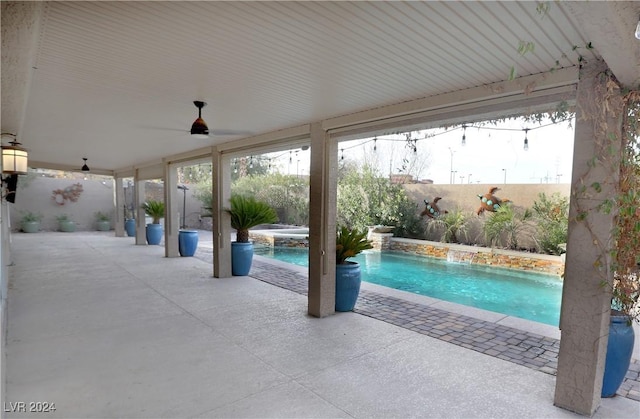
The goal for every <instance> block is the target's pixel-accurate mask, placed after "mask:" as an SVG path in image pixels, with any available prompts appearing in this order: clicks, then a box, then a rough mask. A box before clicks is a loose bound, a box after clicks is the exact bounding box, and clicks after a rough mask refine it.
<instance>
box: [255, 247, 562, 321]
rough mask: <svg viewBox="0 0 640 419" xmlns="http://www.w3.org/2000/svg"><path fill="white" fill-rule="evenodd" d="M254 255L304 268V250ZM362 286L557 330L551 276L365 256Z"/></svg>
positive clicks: (556, 295)
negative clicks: (370, 285) (418, 295)
mask: <svg viewBox="0 0 640 419" xmlns="http://www.w3.org/2000/svg"><path fill="white" fill-rule="evenodd" d="M256 254H257V255H261V256H266V257H269V258H273V259H277V260H280V261H282V262H288V263H292V264H295V265H299V266H308V264H309V253H308V249H301V248H282V247H268V246H265V247H260V248H258V247H257V248H256ZM350 260H353V261H356V262H358V263H360V265H361V266H360V269H361V271H362V280H363V281H366V282H370V283H373V284H378V285H383V286H386V287H390V288H395V289H399V290H403V291H409V292H412V293H415V294H421V295H426V296H429V297H433V298H437V299H440V300H445V301H450V302H454V303H458V304H463V305H467V306H472V307H477V308H481V309H484V310H489V311H494V312H498V313H502V314H506V315H509V316H514V317H520V318H523V319H527V320H533V321H536V322H540V323H546V324H550V325H553V326H557V325H558V323H559V317H560V302H561V297H562V281H561V280H560V279H559V278H557V277H555V276H551V275H544V274H539V273H531V272H519V271H515V270H511V269H504V268H495V267H484V266H477V265H472V264H469V263H451V262H447V261H444V260H440V259H435V258H425V257H420V256H414V255H408V254H406V253H402V252H393V251H391V252H378V251H365V252H363V253H361V254H359V255H358V256H356V257H355V258H353V259H350Z"/></svg>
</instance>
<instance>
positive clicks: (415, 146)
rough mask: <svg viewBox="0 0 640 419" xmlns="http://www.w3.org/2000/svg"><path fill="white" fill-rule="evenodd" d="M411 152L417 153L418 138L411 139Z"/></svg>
mask: <svg viewBox="0 0 640 419" xmlns="http://www.w3.org/2000/svg"><path fill="white" fill-rule="evenodd" d="M413 153H414V154H416V153H418V140H417V139H416V140H413Z"/></svg>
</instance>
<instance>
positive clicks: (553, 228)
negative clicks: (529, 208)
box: [533, 192, 569, 255]
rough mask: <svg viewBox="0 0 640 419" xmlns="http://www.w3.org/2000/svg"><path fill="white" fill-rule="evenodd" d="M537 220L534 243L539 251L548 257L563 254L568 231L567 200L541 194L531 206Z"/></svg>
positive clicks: (558, 196)
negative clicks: (548, 255)
mask: <svg viewBox="0 0 640 419" xmlns="http://www.w3.org/2000/svg"><path fill="white" fill-rule="evenodd" d="M533 213H534V215H535V218H536V220H537V236H536V237H535V241H536V243H537V244H538V247H539V248H540V251H542V252H544V253H547V254H550V255H560V254H562V253H564V251H565V249H564V245H565V244H566V243H567V235H568V231H569V199H568V198H567V197H563V196H561V195H560V194H559V193H554V194H552V195H551V196H550V197H547V195H546V194H545V193H544V192H543V193H540V194H539V195H538V200H537V201H536V202H534V204H533Z"/></svg>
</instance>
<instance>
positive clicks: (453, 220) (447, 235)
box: [427, 208, 469, 243]
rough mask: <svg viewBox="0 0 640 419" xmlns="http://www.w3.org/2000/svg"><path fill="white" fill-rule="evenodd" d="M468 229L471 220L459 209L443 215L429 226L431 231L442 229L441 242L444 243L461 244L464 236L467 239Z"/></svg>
mask: <svg viewBox="0 0 640 419" xmlns="http://www.w3.org/2000/svg"><path fill="white" fill-rule="evenodd" d="M468 227H469V219H468V217H467V216H466V214H465V213H464V212H462V210H461V209H459V208H457V209H455V210H453V211H449V212H448V213H446V214H442V215H440V217H438V218H435V219H433V220H431V221H429V223H428V224H427V229H428V230H429V231H433V230H440V229H442V231H443V233H442V235H441V236H440V241H441V242H443V243H460V239H461V238H462V236H464V237H465V238H466V236H467V231H468Z"/></svg>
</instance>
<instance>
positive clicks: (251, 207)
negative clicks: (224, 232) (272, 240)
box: [225, 195, 278, 243]
mask: <svg viewBox="0 0 640 419" xmlns="http://www.w3.org/2000/svg"><path fill="white" fill-rule="evenodd" d="M229 203H230V204H231V205H230V208H228V209H225V211H226V212H227V213H229V215H231V227H233V228H234V229H235V230H236V241H237V242H238V243H249V229H250V228H251V227H255V226H257V225H259V224H272V223H275V222H277V221H278V216H277V215H276V211H275V210H274V209H273V208H271V206H269V204H267V203H265V202H262V201H258V200H256V199H255V198H253V197H247V196H243V195H233V196H232V197H231V199H229Z"/></svg>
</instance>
